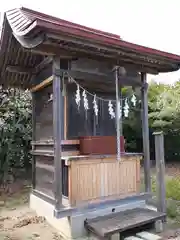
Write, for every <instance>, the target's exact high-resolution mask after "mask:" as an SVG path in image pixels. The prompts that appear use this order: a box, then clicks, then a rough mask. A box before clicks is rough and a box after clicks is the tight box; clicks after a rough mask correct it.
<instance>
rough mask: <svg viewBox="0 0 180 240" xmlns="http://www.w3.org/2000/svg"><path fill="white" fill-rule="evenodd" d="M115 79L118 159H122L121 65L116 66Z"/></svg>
mask: <svg viewBox="0 0 180 240" xmlns="http://www.w3.org/2000/svg"><path fill="white" fill-rule="evenodd" d="M115 80H116V136H117V160H118V161H120V159H121V147H120V136H121V132H120V131H121V129H120V128H121V124H120V121H121V117H120V104H121V103H120V101H121V99H120V91H119V67H115Z"/></svg>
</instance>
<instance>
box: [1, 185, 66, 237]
mask: <svg viewBox="0 0 180 240" xmlns="http://www.w3.org/2000/svg"><path fill="white" fill-rule="evenodd" d="M28 195H29V188H28V187H27V188H26V187H24V188H23V189H21V191H19V192H18V193H15V194H11V195H10V196H8V197H7V196H1V198H0V240H38V239H42V240H60V239H62V238H61V237H60V236H59V235H58V233H57V231H56V230H55V229H54V228H52V227H51V226H50V225H49V224H48V223H47V222H46V221H45V219H44V218H43V217H37V216H36V214H35V213H34V212H33V211H31V210H30V209H29V207H28Z"/></svg>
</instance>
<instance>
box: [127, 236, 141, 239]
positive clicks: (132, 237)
mask: <svg viewBox="0 0 180 240" xmlns="http://www.w3.org/2000/svg"><path fill="white" fill-rule="evenodd" d="M124 240H142V238H138V237H134V236H131V237H127V238H125V239H124Z"/></svg>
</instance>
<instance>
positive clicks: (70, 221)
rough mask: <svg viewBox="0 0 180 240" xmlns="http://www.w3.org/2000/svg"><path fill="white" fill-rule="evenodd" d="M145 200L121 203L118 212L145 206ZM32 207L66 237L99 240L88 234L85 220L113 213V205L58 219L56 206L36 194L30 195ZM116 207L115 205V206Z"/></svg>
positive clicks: (68, 238) (67, 239)
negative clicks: (55, 211)
mask: <svg viewBox="0 0 180 240" xmlns="http://www.w3.org/2000/svg"><path fill="white" fill-rule="evenodd" d="M145 206H146V204H145V201H134V202H130V203H126V204H120V205H117V206H116V207H115V211H116V212H120V211H124V210H127V209H133V208H136V207H145ZM30 208H31V209H33V210H35V211H36V213H37V214H38V215H40V216H44V217H45V218H46V220H47V222H48V223H49V224H50V225H52V226H53V227H54V228H56V229H57V230H58V232H59V234H60V235H61V236H62V237H63V238H64V239H65V240H70V239H78V240H80V239H82V240H83V239H84V240H85V239H91V240H97V238H95V237H94V236H88V234H87V232H86V230H85V228H84V220H85V219H86V218H95V217H98V216H103V215H107V214H110V213H112V206H108V207H107V206H106V207H105V208H100V209H98V208H97V209H96V210H91V211H87V210H86V211H84V212H80V213H78V214H77V213H76V214H74V215H72V216H69V217H64V218H60V219H57V218H55V217H54V206H53V205H51V204H50V203H47V202H46V201H44V200H42V199H40V198H39V197H36V196H35V195H33V194H31V195H30ZM113 208H114V206H113Z"/></svg>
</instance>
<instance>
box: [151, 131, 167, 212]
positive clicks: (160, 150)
mask: <svg viewBox="0 0 180 240" xmlns="http://www.w3.org/2000/svg"><path fill="white" fill-rule="evenodd" d="M153 135H154V136H155V155H156V183H157V184H156V185H157V197H158V199H157V200H158V204H157V210H158V211H160V212H162V213H166V190H165V163H164V135H163V132H155V133H153Z"/></svg>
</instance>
